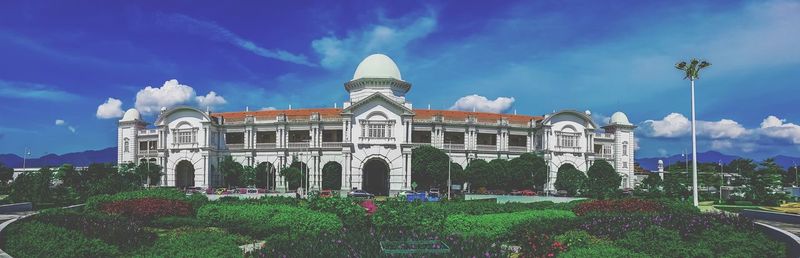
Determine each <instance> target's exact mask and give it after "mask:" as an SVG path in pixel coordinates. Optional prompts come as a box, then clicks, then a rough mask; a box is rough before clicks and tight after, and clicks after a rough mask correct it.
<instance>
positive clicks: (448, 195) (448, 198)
mask: <svg viewBox="0 0 800 258" xmlns="http://www.w3.org/2000/svg"><path fill="white" fill-rule="evenodd" d="M452 148H453V140H452V139H451V140H447V200H448V201H449V200H450V190H451V188H453V187H452V184H451V183H450V163H452V162H451V158H450V149H452Z"/></svg>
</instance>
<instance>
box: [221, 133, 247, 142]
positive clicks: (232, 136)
mask: <svg viewBox="0 0 800 258" xmlns="http://www.w3.org/2000/svg"><path fill="white" fill-rule="evenodd" d="M225 144H244V133H225Z"/></svg>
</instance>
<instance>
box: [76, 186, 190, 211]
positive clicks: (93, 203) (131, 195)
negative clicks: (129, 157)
mask: <svg viewBox="0 0 800 258" xmlns="http://www.w3.org/2000/svg"><path fill="white" fill-rule="evenodd" d="M143 198H155V199H164V200H181V201H185V200H187V197H186V194H185V193H183V192H181V191H178V190H177V189H173V188H152V189H146V190H139V191H130V192H121V193H117V194H114V195H107V194H103V195H96V196H92V197H91V198H89V200H88V201H86V209H88V210H99V209H100V204H103V203H107V202H114V201H125V200H134V199H143Z"/></svg>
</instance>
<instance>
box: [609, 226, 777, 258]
mask: <svg viewBox="0 0 800 258" xmlns="http://www.w3.org/2000/svg"><path fill="white" fill-rule="evenodd" d="M615 244H616V245H617V246H619V247H623V248H626V249H629V250H632V251H635V252H640V253H645V254H648V255H651V256H653V257H784V256H785V250H784V246H782V245H781V244H779V243H777V242H774V241H771V240H769V239H768V238H767V237H766V236H764V235H763V234H761V233H759V232H742V231H740V230H738V229H736V228H734V227H731V226H725V225H720V226H717V227H713V228H710V229H707V230H705V231H702V232H700V233H698V234H696V235H692V236H688V237H682V236H681V234H680V232H678V231H676V230H670V229H666V228H663V227H659V226H652V227H648V228H646V229H644V230H640V231H631V232H629V233H628V234H626V235H625V237H624V238H622V239H619V240H617V241H616V242H615Z"/></svg>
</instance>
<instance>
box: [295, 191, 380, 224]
mask: <svg viewBox="0 0 800 258" xmlns="http://www.w3.org/2000/svg"><path fill="white" fill-rule="evenodd" d="M360 202H361V200H358V199H355V198H339V197H332V198H311V199H309V200H308V208H309V209H311V210H315V211H322V212H328V213H333V214H336V216H339V219H341V220H342V224H343V225H344V226H345V227H347V228H349V229H364V228H368V227H369V226H370V223H369V222H370V221H369V218H368V217H367V212H366V211H365V210H364V207H361V205H359V203H360Z"/></svg>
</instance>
